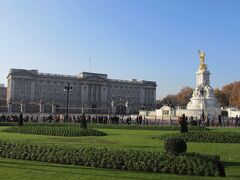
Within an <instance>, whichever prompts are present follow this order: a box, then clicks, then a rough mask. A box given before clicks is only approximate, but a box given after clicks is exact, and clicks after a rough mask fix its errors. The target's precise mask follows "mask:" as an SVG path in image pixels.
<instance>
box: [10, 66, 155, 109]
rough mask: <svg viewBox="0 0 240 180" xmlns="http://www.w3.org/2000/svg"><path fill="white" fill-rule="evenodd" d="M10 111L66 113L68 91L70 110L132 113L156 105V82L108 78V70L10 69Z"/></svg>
mask: <svg viewBox="0 0 240 180" xmlns="http://www.w3.org/2000/svg"><path fill="white" fill-rule="evenodd" d="M7 80H8V84H7V106H8V111H9V112H10V113H12V112H26V113H65V112H66V106H67V91H64V89H65V86H67V85H68V84H70V86H71V87H72V89H71V91H70V92H69V112H70V113H82V112H85V113H94V112H96V113H113V114H115V113H116V114H130V113H135V112H138V110H139V109H141V108H146V109H153V108H154V106H155V100H156V86H157V85H156V82H154V81H144V80H142V81H138V80H136V79H132V80H115V79H109V78H108V76H107V74H98V73H89V72H82V73H80V74H79V75H75V76H70V75H61V74H49V73H40V72H38V70H25V69H11V70H10V71H9V74H8V76H7Z"/></svg>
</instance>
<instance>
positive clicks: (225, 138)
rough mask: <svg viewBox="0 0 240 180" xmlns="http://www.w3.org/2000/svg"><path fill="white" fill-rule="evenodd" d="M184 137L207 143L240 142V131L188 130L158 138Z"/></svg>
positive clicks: (192, 140)
mask: <svg viewBox="0 0 240 180" xmlns="http://www.w3.org/2000/svg"><path fill="white" fill-rule="evenodd" d="M169 137H171V138H175V137H178V138H182V139H184V140H185V141H187V142H205V143H240V133H234V132H188V133H171V134H165V135H163V136H157V137H153V138H158V139H162V140H165V139H166V138H169Z"/></svg>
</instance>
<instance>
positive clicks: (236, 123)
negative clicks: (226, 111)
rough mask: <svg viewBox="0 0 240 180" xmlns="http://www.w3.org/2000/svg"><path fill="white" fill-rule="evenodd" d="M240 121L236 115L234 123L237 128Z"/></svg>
mask: <svg viewBox="0 0 240 180" xmlns="http://www.w3.org/2000/svg"><path fill="white" fill-rule="evenodd" d="M238 121H239V118H238V115H236V117H235V123H234V125H235V127H237V126H238Z"/></svg>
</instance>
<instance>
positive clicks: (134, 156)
mask: <svg viewBox="0 0 240 180" xmlns="http://www.w3.org/2000/svg"><path fill="white" fill-rule="evenodd" d="M0 156H1V157H6V158H12V159H22V160H34V161H43V162H51V163H58V164H74V165H81V166H92V167H99V168H111V169H122V170H135V171H145V172H159V173H171V174H179V175H194V176H225V172H224V168H223V166H222V164H221V162H220V161H218V160H216V159H215V158H214V157H211V156H205V155H200V154H196V153H186V154H184V155H180V156H173V155H170V154H166V153H162V152H158V151H143V150H123V149H119V150H116V149H115V150H114V149H106V148H93V147H80V148H73V147H64V146H50V145H30V144H21V143H11V142H6V141H0Z"/></svg>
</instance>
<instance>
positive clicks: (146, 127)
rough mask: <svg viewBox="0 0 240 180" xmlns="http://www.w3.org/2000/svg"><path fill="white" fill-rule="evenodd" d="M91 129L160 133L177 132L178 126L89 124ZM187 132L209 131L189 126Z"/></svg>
mask: <svg viewBox="0 0 240 180" xmlns="http://www.w3.org/2000/svg"><path fill="white" fill-rule="evenodd" d="M88 126H89V127H91V128H98V129H136V130H160V131H179V130H180V126H178V125H172V126H161V125H143V126H141V125H114V124H89V125H88ZM188 130H189V131H209V129H207V128H203V127H196V126H189V127H188Z"/></svg>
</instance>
